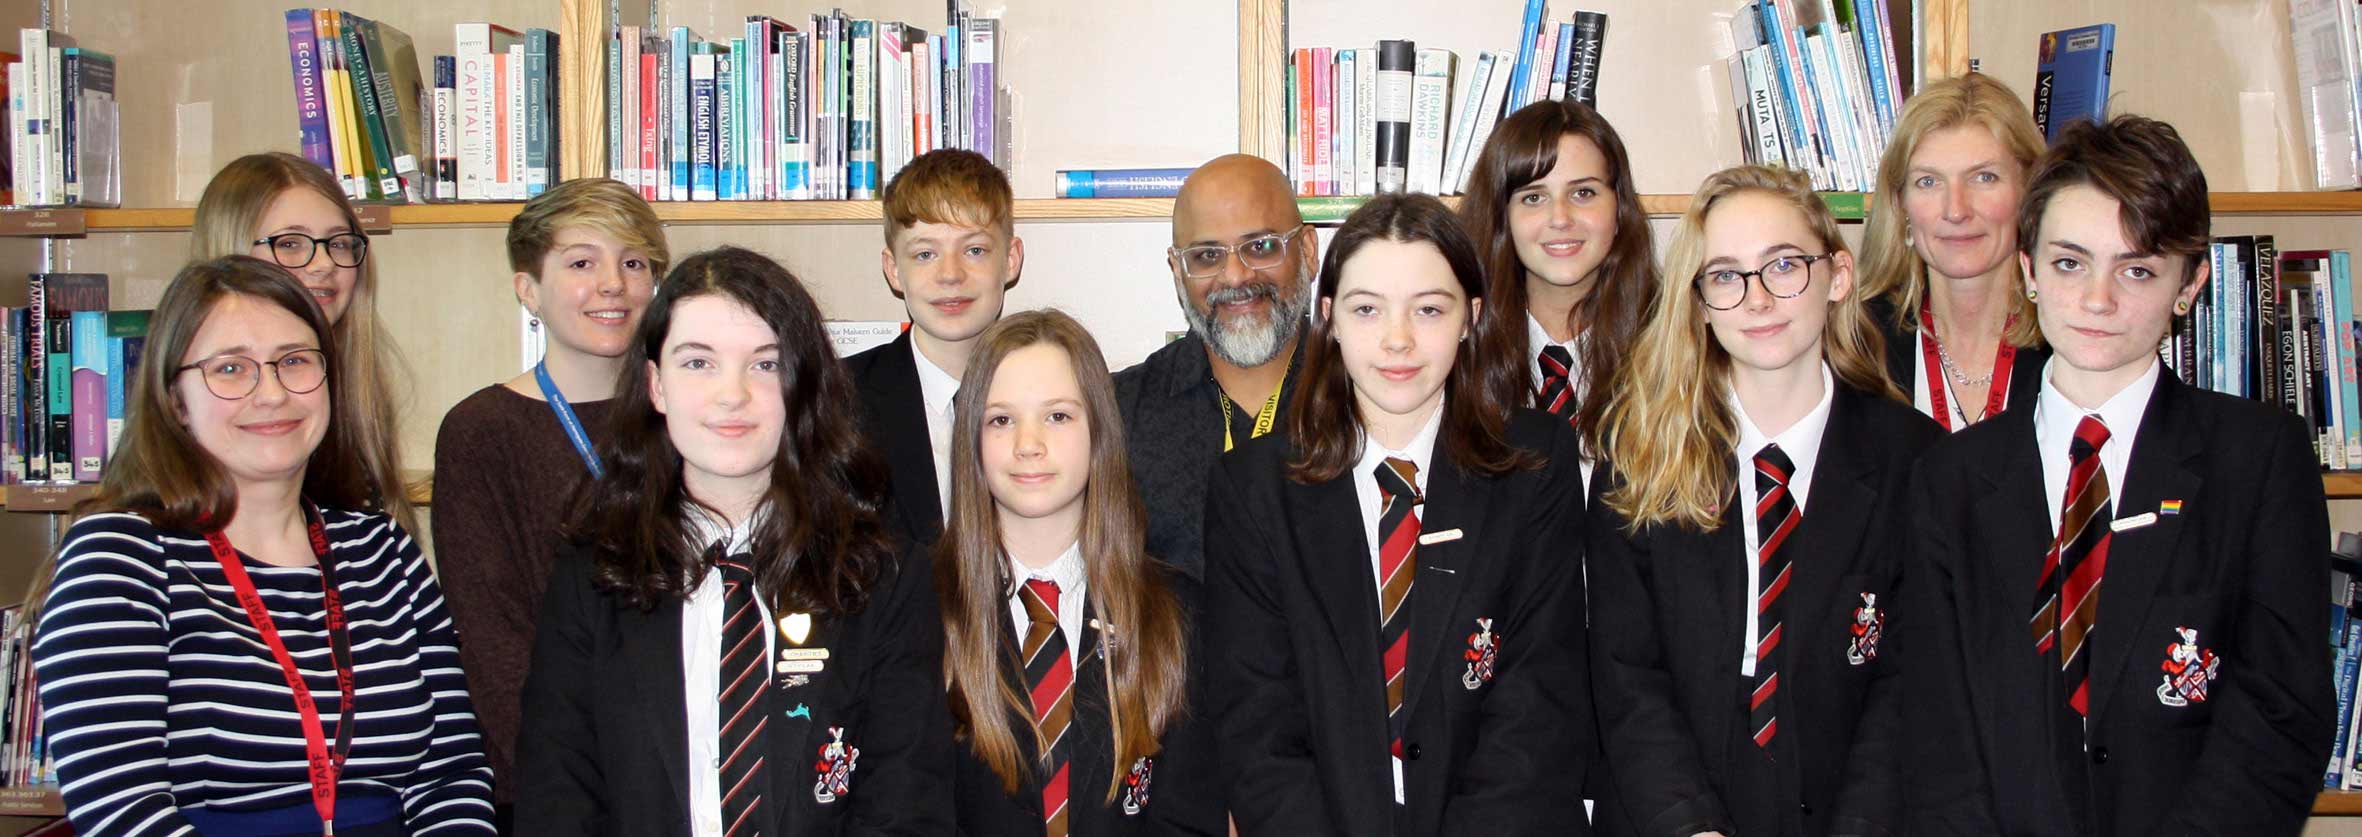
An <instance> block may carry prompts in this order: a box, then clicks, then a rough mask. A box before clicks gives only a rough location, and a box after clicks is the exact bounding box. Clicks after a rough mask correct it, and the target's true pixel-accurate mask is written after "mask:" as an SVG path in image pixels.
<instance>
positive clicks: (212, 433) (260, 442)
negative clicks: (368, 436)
mask: <svg viewBox="0 0 2362 837" xmlns="http://www.w3.org/2000/svg"><path fill="white" fill-rule="evenodd" d="M318 348H320V337H319V335H317V334H314V333H312V329H311V326H309V325H307V324H305V323H304V321H303V319H302V318H300V317H297V316H296V315H295V314H293V313H291V312H289V311H288V310H287V309H285V308H281V307H279V306H277V305H274V304H272V303H270V302H269V301H267V300H263V299H260V298H256V297H251V296H243V295H238V294H231V295H228V296H224V297H222V298H221V299H220V301H218V302H216V303H214V305H213V311H212V312H211V313H209V314H207V315H206V316H205V323H204V325H202V326H199V327H198V328H197V333H196V336H195V337H194V338H193V339H191V340H190V341H189V350H188V352H187V353H185V354H183V355H182V356H181V357H180V358H179V359H178V363H179V364H180V365H182V366H187V365H189V364H194V363H199V362H202V361H204V360H206V359H207V358H214V357H219V356H222V355H242V356H244V357H246V358H248V359H250V360H253V361H255V365H253V366H245V365H242V366H245V368H244V370H243V371H247V372H259V373H260V374H261V376H262V378H261V380H260V381H259V382H257V383H256V385H255V387H254V391H253V392H251V393H248V394H247V396H246V397H244V398H239V399H235V400H232V399H225V398H221V397H219V396H216V395H214V394H213V392H212V391H211V390H209V389H207V388H206V386H205V373H204V372H203V371H202V370H198V369H183V370H181V371H180V372H179V373H177V374H175V375H174V376H173V378H172V393H173V396H174V400H175V401H177V402H179V405H178V407H179V409H178V412H179V415H180V420H181V424H182V425H183V426H186V427H187V428H188V429H189V435H191V436H194V437H196V439H197V444H198V446H199V447H202V448H204V449H205V452H206V453H208V454H211V455H212V456H213V458H214V459H216V460H218V461H220V462H221V464H222V467H223V468H224V469H226V470H228V471H229V473H230V477H231V479H233V480H235V481H237V482H238V483H240V484H249V483H262V482H273V481H293V482H296V483H301V482H302V481H303V473H304V465H305V463H307V462H309V461H310V460H311V457H312V450H313V449H314V448H317V447H319V446H320V439H321V438H322V437H324V436H326V435H327V434H328V420H329V413H330V410H329V406H328V405H329V401H328V392H329V390H328V388H329V387H330V386H333V385H334V384H335V382H333V381H330V382H328V383H324V384H321V385H320V386H319V387H317V388H315V389H313V390H312V391H311V392H305V393H290V392H288V391H287V388H286V387H284V386H281V385H280V383H279V377H278V375H277V374H274V373H273V372H272V371H271V370H269V369H258V368H256V367H257V366H259V365H261V364H268V363H271V362H272V361H275V360H278V359H279V358H281V357H283V356H285V355H287V353H289V352H293V351H297V350H300V349H318ZM312 357H314V358H317V357H318V356H317V355H313V356H312Z"/></svg>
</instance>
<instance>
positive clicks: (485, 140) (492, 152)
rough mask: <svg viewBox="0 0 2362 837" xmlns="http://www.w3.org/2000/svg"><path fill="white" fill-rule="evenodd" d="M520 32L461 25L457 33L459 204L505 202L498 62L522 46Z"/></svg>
mask: <svg viewBox="0 0 2362 837" xmlns="http://www.w3.org/2000/svg"><path fill="white" fill-rule="evenodd" d="M519 37H520V36H519V35H518V34H517V32H516V30H514V29H510V28H508V27H505V26H499V25H496V24H490V23H460V24H455V25H453V27H452V56H453V58H455V59H456V60H457V73H458V75H457V78H456V79H455V81H456V88H455V90H456V94H455V99H456V100H457V106H456V107H457V111H458V115H457V120H456V121H457V125H458V132H459V142H458V146H457V157H458V183H457V190H456V191H457V192H458V199H459V200H463V201H481V200H500V199H501V197H502V194H503V193H502V191H501V187H500V185H499V177H500V167H501V160H504V159H506V158H505V156H503V155H501V153H500V150H501V149H500V142H501V140H500V137H501V136H502V132H501V130H500V129H501V127H502V126H501V125H500V124H499V123H498V114H497V113H496V111H497V110H498V109H499V106H500V92H501V90H502V88H500V87H497V86H495V85H496V78H495V73H496V68H495V62H494V58H493V56H494V55H495V54H498V55H506V54H508V48H509V46H510V45H512V44H515V43H517V42H518V39H519Z"/></svg>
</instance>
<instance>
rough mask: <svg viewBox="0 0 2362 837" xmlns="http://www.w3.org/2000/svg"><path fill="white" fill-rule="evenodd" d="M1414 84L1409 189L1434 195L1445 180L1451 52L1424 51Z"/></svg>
mask: <svg viewBox="0 0 2362 837" xmlns="http://www.w3.org/2000/svg"><path fill="white" fill-rule="evenodd" d="M1418 56H1419V57H1418V63H1417V65H1416V66H1417V67H1418V75H1417V77H1416V78H1414V79H1413V80H1412V84H1411V163H1410V190H1411V191H1413V192H1425V193H1427V194H1430V195H1432V194H1435V193H1436V191H1437V190H1438V189H1440V188H1442V187H1441V185H1440V181H1441V180H1442V179H1443V126H1444V120H1445V119H1447V118H1448V117H1449V116H1450V112H1449V110H1448V107H1449V98H1450V95H1451V85H1452V53H1451V52H1450V51H1447V50H1441V49H1422V50H1419V53H1418Z"/></svg>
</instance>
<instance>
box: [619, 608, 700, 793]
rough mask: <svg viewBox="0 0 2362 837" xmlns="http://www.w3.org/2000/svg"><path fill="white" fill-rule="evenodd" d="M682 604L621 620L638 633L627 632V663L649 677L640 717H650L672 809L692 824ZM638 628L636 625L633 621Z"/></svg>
mask: <svg viewBox="0 0 2362 837" xmlns="http://www.w3.org/2000/svg"><path fill="white" fill-rule="evenodd" d="M681 606H682V604H681V602H679V601H668V602H665V603H664V604H661V605H657V606H656V609H655V610H654V611H651V612H648V613H644V614H643V613H639V612H636V611H626V615H625V618H624V619H623V620H622V621H623V622H624V624H625V625H627V626H632V627H634V628H636V630H627V631H625V632H624V636H625V639H624V649H623V656H624V659H625V660H627V661H628V662H629V663H630V667H631V670H634V671H639V672H643V673H644V674H645V676H642V677H636V678H633V680H634V682H635V683H637V685H638V691H639V701H640V717H642V718H646V719H647V722H648V726H649V732H648V734H649V735H651V736H654V737H655V740H654V741H652V742H650V743H651V745H652V746H653V747H655V749H656V753H657V761H659V762H662V763H663V765H664V777H665V786H666V787H667V788H669V789H670V790H671V794H670V797H669V798H670V799H671V800H672V804H673V810H675V811H677V812H680V813H681V814H682V815H683V816H682V820H683V821H684V822H685V821H687V818H686V814H687V812H688V810H689V807H688V801H687V799H688V789H689V703H688V700H687V697H686V694H685V693H686V689H685V687H684V686H683V685H682V684H683V683H684V682H685V680H686V678H687V674H686V672H685V669H684V667H683V665H682V662H681ZM635 621H636V622H637V623H638V624H637V625H632V623H633V622H635Z"/></svg>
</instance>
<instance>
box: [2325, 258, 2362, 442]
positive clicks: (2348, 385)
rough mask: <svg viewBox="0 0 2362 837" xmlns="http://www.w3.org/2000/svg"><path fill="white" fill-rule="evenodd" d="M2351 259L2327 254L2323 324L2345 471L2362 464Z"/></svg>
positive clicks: (2361, 395) (2361, 404)
mask: <svg viewBox="0 0 2362 837" xmlns="http://www.w3.org/2000/svg"><path fill="white" fill-rule="evenodd" d="M2352 262H2353V256H2352V254H2351V253H2349V252H2347V251H2345V250H2332V251H2330V253H2329V272H2330V277H2329V288H2330V307H2331V310H2332V311H2333V312H2334V314H2335V318H2334V320H2333V321H2331V322H2328V323H2326V327H2327V328H2328V329H2329V331H2330V333H2331V339H2332V340H2333V341H2334V343H2335V345H2334V346H2332V347H2331V355H2332V356H2333V357H2335V358H2336V360H2337V372H2336V377H2337V387H2338V404H2339V407H2340V408H2341V409H2340V412H2339V416H2338V427H2339V429H2340V430H2342V431H2343V434H2342V435H2343V439H2342V441H2343V443H2344V448H2345V449H2344V454H2345V456H2344V459H2343V461H2344V462H2345V463H2348V467H2352V466H2353V465H2355V464H2362V392H2357V387H2356V362H2355V358H2354V345H2355V338H2356V335H2355V333H2354V290H2353V287H2354V274H2353V263H2352Z"/></svg>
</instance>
